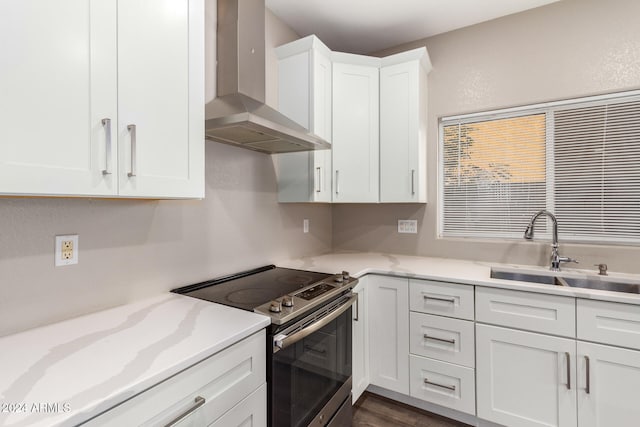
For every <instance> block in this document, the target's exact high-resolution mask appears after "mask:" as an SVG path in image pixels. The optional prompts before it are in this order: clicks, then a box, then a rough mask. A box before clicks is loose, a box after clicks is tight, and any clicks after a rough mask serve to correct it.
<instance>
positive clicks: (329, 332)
mask: <svg viewBox="0 0 640 427" xmlns="http://www.w3.org/2000/svg"><path fill="white" fill-rule="evenodd" d="M355 299H356V295H353V294H351V293H350V292H349V293H347V294H345V295H343V296H341V297H340V298H338V299H336V300H334V301H333V302H331V303H329V304H327V305H325V306H323V307H322V308H321V309H319V310H317V311H316V312H315V313H314V314H312V315H309V316H307V317H305V318H304V319H302V320H300V321H296V322H295V323H294V324H292V325H285V326H284V327H283V328H281V330H279V331H278V330H276V331H274V333H273V354H272V361H271V375H270V385H269V386H270V389H271V393H270V396H269V397H270V406H271V426H272V427H285V426H286V427H298V426H316V425H317V426H323V425H327V424H328V423H329V422H331V420H332V418H333V417H334V415H335V414H336V413H338V411H339V409H340V408H341V407H343V404H344V402H345V401H348V403H349V409H350V407H351V405H350V403H351V401H350V395H351V363H352V362H351V305H352V304H353V303H354V302H355Z"/></svg>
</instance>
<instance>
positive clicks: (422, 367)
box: [409, 355, 476, 415]
mask: <svg viewBox="0 0 640 427" xmlns="http://www.w3.org/2000/svg"><path fill="white" fill-rule="evenodd" d="M409 371H410V384H409V389H410V393H411V396H412V397H416V398H418V399H422V400H426V401H427V402H431V403H435V404H436V405H442V406H445V407H447V408H451V409H455V410H458V411H461V412H466V413H467V414H472V415H475V413H476V392H475V388H476V386H475V379H474V370H473V369H471V368H465V367H463V366H458V365H452V364H451V363H446V362H440V361H437V360H433V359H427V358H425V357H420V356H414V355H411V356H409Z"/></svg>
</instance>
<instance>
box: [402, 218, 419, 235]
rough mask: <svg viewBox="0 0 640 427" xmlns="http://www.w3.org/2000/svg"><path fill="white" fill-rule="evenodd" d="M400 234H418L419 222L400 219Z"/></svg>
mask: <svg viewBox="0 0 640 427" xmlns="http://www.w3.org/2000/svg"><path fill="white" fill-rule="evenodd" d="M398 233H410V234H417V233H418V221H417V220H415V219H399V220H398Z"/></svg>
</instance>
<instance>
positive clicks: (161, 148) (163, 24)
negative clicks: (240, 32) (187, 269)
mask: <svg viewBox="0 0 640 427" xmlns="http://www.w3.org/2000/svg"><path fill="white" fill-rule="evenodd" d="M203 55H204V5H203V1H202V0H163V1H161V2H158V1H154V0H125V1H119V2H118V113H119V124H118V141H119V156H118V157H119V164H120V170H119V181H120V191H119V194H120V195H124V196H133V197H136V196H142V197H203V196H204V86H203V82H204V58H203Z"/></svg>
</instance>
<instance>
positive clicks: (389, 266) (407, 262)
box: [278, 252, 640, 305]
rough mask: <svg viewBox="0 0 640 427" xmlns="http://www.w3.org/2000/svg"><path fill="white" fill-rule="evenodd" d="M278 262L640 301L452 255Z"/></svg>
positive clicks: (358, 255) (624, 277) (625, 277)
mask: <svg viewBox="0 0 640 427" xmlns="http://www.w3.org/2000/svg"><path fill="white" fill-rule="evenodd" d="M278 266H279V267H289V268H297V269H301V270H311V271H320V272H325V273H338V272H341V271H343V270H346V271H348V272H349V273H350V274H351V275H352V276H354V277H362V276H364V275H366V274H384V275H391V276H403V277H409V278H417V279H431V280H438V281H444V282H456V283H465V284H470V285H478V286H487V287H493V288H503V289H513V290H520V291H529V292H538V293H545V294H552V295H562V296H569V297H577V298H585V299H597V300H603V301H611V302H619V303H627V304H637V305H640V295H638V294H630V293H624V292H611V291H600V290H593V289H582V288H571V287H562V286H553V285H545V284H535V283H527V282H518V281H512V280H501V279H492V278H491V277H490V273H491V267H500V268H505V269H510V270H522V271H531V272H541V273H547V274H548V273H549V270H548V269H547V268H545V267H537V266H523V265H513V264H499V263H488V262H478V261H466V260H458V259H450V258H429V257H420V256H410V255H395V254H384V253H374V252H353V253H352V252H345V253H331V254H325V255H319V256H312V257H304V258H299V259H292V260H285V261H281V262H280V263H278ZM594 268H595V267H594ZM562 271H563V273H562V274H566V275H571V276H574V277H586V276H588V277H590V278H593V279H595V280H599V276H598V274H597V271H595V270H590V271H586V270H578V269H570V268H563V270H562ZM606 277H607V278H608V279H618V280H620V281H623V282H624V281H627V282H629V281H631V282H636V283H640V275H631V274H623V273H611V272H610V273H609V276H606Z"/></svg>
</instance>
